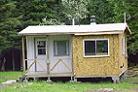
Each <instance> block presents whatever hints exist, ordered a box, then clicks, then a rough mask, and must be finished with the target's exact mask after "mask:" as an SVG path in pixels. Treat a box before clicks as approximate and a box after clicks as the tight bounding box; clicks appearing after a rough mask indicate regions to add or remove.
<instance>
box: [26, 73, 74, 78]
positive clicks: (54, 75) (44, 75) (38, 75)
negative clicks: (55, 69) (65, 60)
mask: <svg viewBox="0 0 138 92" xmlns="http://www.w3.org/2000/svg"><path fill="white" fill-rule="evenodd" d="M25 75H26V76H27V77H28V78H30V77H38V78H39V77H49V76H50V77H71V76H73V74H72V73H50V75H48V74H47V73H46V72H28V73H27V74H25Z"/></svg>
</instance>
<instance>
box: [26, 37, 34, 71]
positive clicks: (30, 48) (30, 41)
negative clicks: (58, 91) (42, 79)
mask: <svg viewBox="0 0 138 92" xmlns="http://www.w3.org/2000/svg"><path fill="white" fill-rule="evenodd" d="M26 45H27V46H26V47H27V48H26V49H27V50H26V51H27V59H28V60H27V68H29V66H30V65H31V64H32V63H33V62H34V37H32V36H27V37H26ZM31 71H35V65H33V66H32V67H31V68H30V69H29V72H31Z"/></svg>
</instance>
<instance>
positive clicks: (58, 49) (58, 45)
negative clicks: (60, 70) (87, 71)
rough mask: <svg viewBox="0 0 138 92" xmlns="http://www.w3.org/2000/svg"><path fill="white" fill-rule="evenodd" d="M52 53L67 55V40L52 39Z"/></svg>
mask: <svg viewBox="0 0 138 92" xmlns="http://www.w3.org/2000/svg"><path fill="white" fill-rule="evenodd" d="M54 55H55V56H68V55H69V41H68V40H63V41H54Z"/></svg>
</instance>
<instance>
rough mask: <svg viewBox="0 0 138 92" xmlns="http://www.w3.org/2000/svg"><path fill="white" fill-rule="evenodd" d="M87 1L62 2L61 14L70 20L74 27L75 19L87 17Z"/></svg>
mask: <svg viewBox="0 0 138 92" xmlns="http://www.w3.org/2000/svg"><path fill="white" fill-rule="evenodd" d="M87 4H88V1H87V0H62V5H63V13H64V14H65V15H66V16H67V18H69V19H72V24H73V25H74V24H75V22H74V20H75V19H83V18H86V16H87V13H88V11H87Z"/></svg>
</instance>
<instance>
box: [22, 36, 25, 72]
mask: <svg viewBox="0 0 138 92" xmlns="http://www.w3.org/2000/svg"><path fill="white" fill-rule="evenodd" d="M24 45H25V44H24V37H22V63H23V71H25V52H24Z"/></svg>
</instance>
